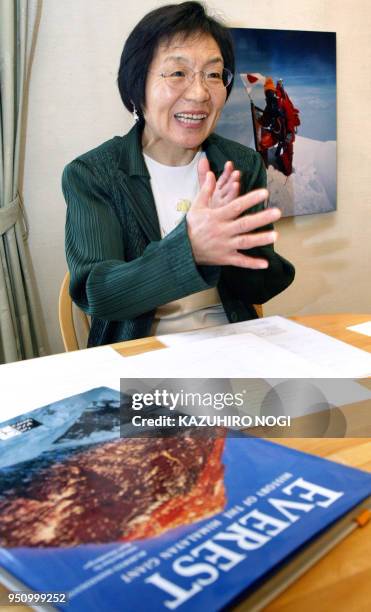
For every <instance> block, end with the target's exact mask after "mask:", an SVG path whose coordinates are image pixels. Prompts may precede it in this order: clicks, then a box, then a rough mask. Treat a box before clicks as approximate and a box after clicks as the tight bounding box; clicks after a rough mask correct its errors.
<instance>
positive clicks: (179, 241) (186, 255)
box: [62, 159, 219, 321]
mask: <svg viewBox="0 0 371 612" xmlns="http://www.w3.org/2000/svg"><path fill="white" fill-rule="evenodd" d="M62 188H63V193H64V196H65V199H66V202H67V218H66V257H67V262H68V266H69V269H70V275H71V283H70V294H71V296H72V299H73V300H74V302H75V303H76V304H77V305H78V306H79V307H80V308H82V309H83V310H84V311H85V312H86V313H88V314H90V315H92V316H93V317H98V318H102V319H105V320H108V321H120V320H123V319H132V318H134V317H137V316H139V315H141V314H143V313H145V312H148V311H150V310H152V309H154V308H156V307H157V306H160V305H162V304H166V303H168V302H170V301H173V300H177V299H179V298H182V297H184V296H186V295H189V294H191V293H195V292H197V291H202V290H204V289H209V288H210V287H212V286H215V285H216V283H217V281H218V276H219V269H218V268H210V270H208V271H206V273H205V270H204V268H202V269H201V268H198V267H197V265H196V264H195V261H194V259H193V255H192V249H191V245H190V242H189V238H188V234H187V227H186V223H185V220H184V221H183V222H181V223H180V224H179V225H178V227H176V228H175V229H174V230H173V231H172V232H171V233H169V234H168V235H167V236H166V237H165V238H163V239H162V240H159V241H156V242H150V243H149V245H148V246H147V247H146V248H145V250H144V252H143V254H142V255H141V256H140V257H137V258H136V259H133V260H131V261H125V260H124V258H125V235H124V234H125V232H124V231H123V229H122V226H121V224H120V223H119V221H118V219H117V216H116V214H115V212H114V210H113V209H112V207H111V206H110V204H109V202H110V198H111V197H113V196H112V194H111V193H110V191H109V184H108V181H107V182H106V184H105V183H104V182H103V177H99V178H98V177H97V170H96V168H91V167H89V165H88V164H87V163H86V162H84V161H82V160H79V159H78V160H75V161H73V162H72V163H71V164H69V165H68V166H66V168H65V170H64V173H63V178H62ZM128 231H129V229H128Z"/></svg>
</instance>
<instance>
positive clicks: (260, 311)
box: [254, 304, 264, 319]
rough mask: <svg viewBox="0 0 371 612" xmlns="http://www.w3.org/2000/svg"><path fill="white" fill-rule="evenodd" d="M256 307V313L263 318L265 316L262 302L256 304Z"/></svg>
mask: <svg viewBox="0 0 371 612" xmlns="http://www.w3.org/2000/svg"><path fill="white" fill-rule="evenodd" d="M254 308H255V310H256V314H257V315H258V317H259V319H261V318H262V317H263V316H264V315H263V306H262V305H261V304H254Z"/></svg>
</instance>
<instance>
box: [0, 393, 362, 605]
mask: <svg viewBox="0 0 371 612" xmlns="http://www.w3.org/2000/svg"><path fill="white" fill-rule="evenodd" d="M120 425H121V427H120ZM0 483H1V484H0V546H1V548H0V579H1V580H2V582H3V583H4V584H5V585H6V586H7V587H8V588H9V589H12V590H19V589H21V590H28V589H29V590H30V591H33V592H37V593H62V594H65V596H64V597H65V599H66V602H64V601H62V599H63V598H61V600H60V601H57V602H55V601H54V602H52V605H53V607H54V608H57V609H67V610H71V611H83V610H87V609H88V610H97V611H98V610H103V609H110V610H111V609H112V610H115V609H118V606H119V605H120V602H123V603H124V604H125V610H129V611H131V610H134V609H135V610H141V609H142V610H148V609H151V610H189V611H191V610H192V612H194V611H197V610H200V611H201V610H206V609H207V610H219V609H221V608H223V607H224V606H227V605H232V604H233V603H236V601H238V600H239V599H241V598H242V599H244V598H248V599H249V601H250V602H251V607H250V608H249V609H255V607H256V609H259V606H260V607H261V605H262V602H265V603H266V602H267V601H268V600H269V599H270V598H271V597H272V596H273V595H274V594H276V593H278V592H279V591H280V590H282V588H283V587H284V586H285V585H286V584H288V583H289V582H290V581H291V580H292V579H293V578H294V577H295V576H297V575H299V574H300V573H301V572H302V571H304V569H305V568H306V567H308V566H309V565H310V564H311V563H312V562H313V560H314V559H317V558H319V557H320V556H321V554H322V553H321V551H322V552H323V551H325V550H327V549H328V548H330V547H331V546H332V545H333V544H334V543H335V542H336V541H338V540H339V539H340V538H341V537H342V535H345V534H346V533H348V532H349V530H351V529H352V525H353V524H354V525H356V523H355V522H353V518H354V517H357V516H358V515H359V513H360V512H361V510H360V508H361V507H362V508H363V507H367V498H368V496H369V495H370V494H371V475H369V474H367V473H364V472H362V471H360V470H357V469H353V468H349V467H345V466H343V465H339V464H336V463H334V462H331V461H327V460H324V459H320V458H318V457H314V456H311V455H308V454H305V453H302V452H299V451H295V450H292V449H289V448H285V447H283V446H280V445H279V444H275V443H272V442H269V441H265V440H260V439H255V438H253V437H246V436H243V437H241V436H240V437H233V436H231V435H229V433H228V432H227V433H226V432H225V431H222V430H219V431H217V432H213V433H212V434H210V435H199V434H195V433H194V432H193V431H191V430H190V429H189V428H186V429H184V430H179V431H177V432H176V433H174V434H173V435H166V436H162V437H153V436H150V437H146V436H136V437H134V436H133V432H132V430H130V428H129V429H128V430H127V435H126V436H125V427H122V422H121V424H120V395H119V393H118V392H117V391H113V390H111V389H108V388H98V389H92V390H91V391H88V392H85V393H82V394H80V395H76V396H73V397H70V398H66V399H64V400H61V401H58V402H55V403H53V404H50V405H48V406H44V407H42V408H39V409H37V410H33V411H32V412H29V413H26V414H24V415H22V416H17V417H15V418H13V419H10V420H8V421H5V422H3V423H1V424H0ZM360 504H361V506H360ZM362 504H363V505H362ZM33 603H35V601H33ZM254 606H255V607H254Z"/></svg>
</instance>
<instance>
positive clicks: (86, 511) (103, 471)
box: [0, 390, 225, 547]
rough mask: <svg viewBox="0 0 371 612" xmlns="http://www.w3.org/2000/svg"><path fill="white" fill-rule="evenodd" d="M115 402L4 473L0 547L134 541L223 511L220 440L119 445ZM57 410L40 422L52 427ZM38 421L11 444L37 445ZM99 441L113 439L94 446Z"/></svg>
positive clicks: (81, 418)
mask: <svg viewBox="0 0 371 612" xmlns="http://www.w3.org/2000/svg"><path fill="white" fill-rule="evenodd" d="M111 396H112V392H111V391H109V390H102V391H101V392H100V397H98V399H94V400H92V401H91V402H90V403H89V401H88V405H87V407H86V408H85V409H84V410H83V411H82V413H81V414H80V415H78V413H77V414H76V416H77V419H76V421H75V422H73V423H71V422H70V419H69V418H66V427H67V429H66V431H65V432H64V433H62V435H61V436H59V437H58V438H57V439H55V440H51V442H52V443H51V444H50V446H49V448H48V449H46V450H45V451H44V452H43V453H41V454H40V455H39V456H38V457H35V458H31V459H29V460H28V461H20V462H18V463H17V464H16V465H13V466H9V467H8V468H5V469H3V470H2V479H1V484H0V546H8V547H15V546H77V545H79V544H102V543H106V542H114V541H128V540H136V539H141V538H148V537H152V536H156V535H159V534H160V533H162V532H164V531H166V530H168V529H172V528H174V527H178V526H181V525H187V524H190V523H193V522H195V521H199V520H201V519H205V518H207V517H209V516H212V515H213V514H215V513H217V512H220V511H221V510H223V508H224V505H225V493H224V483H223V465H222V463H221V455H222V452H223V446H224V440H223V438H220V437H219V438H205V439H200V438H198V437H194V436H191V435H190V434H189V431H187V430H184V431H182V432H180V433H179V435H177V436H171V437H165V438H155V439H153V438H152V439H151V438H129V439H127V438H118V435H119V431H118V429H117V424H118V420H119V414H118V411H119V402H118V401H117V399H116V398H112V397H111ZM77 402H78V399H77ZM71 403H73V400H71ZM60 409H62V407H61V406H59V408H58V407H57V406H54V407H52V406H50V407H46V408H45V409H44V414H45V415H47V416H48V417H49V419H50V418H51V417H52V415H53V414H57V412H56V411H57V410H60ZM57 416H58V417H59V416H60V415H59V414H58V415H57ZM40 418H42V416H41V415H40V416H39V415H37V416H36V415H35V416H34V418H33V419H32V423H31V420H30V419H29V420H28V426H29V428H28V429H26V430H25V424H26V423H27V420H25V419H23V418H22V419H21V420H19V421H18V423H17V421H16V422H15V423H14V424H13V428H14V426H15V427H18V429H16V431H18V435H16V436H14V437H13V438H11V437H9V431H8V442H10V441H12V442H13V444H12V446H14V445H15V444H16V443H18V446H22V447H23V446H24V444H26V438H27V437H28V438H31V437H32V436H33V435H34V436H36V437H37V438H40V437H41V436H42V435H43V433H44V432H43V428H44V427H45V424H42V423H41V422H40ZM38 419H39V420H38ZM20 423H23V426H22V429H23V431H20ZM94 426H99V428H100V430H101V431H100V432H98V431H97V430H94ZM8 427H9V426H8ZM99 435H100V436H101V438H102V440H104V439H105V438H106V437H107V436H109V435H112V436H113V438H114V439H113V440H110V441H106V442H104V441H94V440H96V439H97V440H98V438H99ZM97 436H98V438H97ZM52 438H53V436H52ZM19 453H20V457H19V458H20V459H21V458H22V451H21V449H20V450H19Z"/></svg>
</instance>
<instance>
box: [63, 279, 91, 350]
mask: <svg viewBox="0 0 371 612" xmlns="http://www.w3.org/2000/svg"><path fill="white" fill-rule="evenodd" d="M69 286H70V274H69V272H67V273H66V275H65V277H64V279H63V281H62V285H61V290H60V292H59V304H58V307H59V326H60V328H61V334H62V340H63V344H64V348H65V350H66V351H77V350H78V349H79V348H80V347H79V342H78V338H77V333H76V327H75V320H74V312H75V313H76V315H77V317H78V320H79V322H80V323H81V327H82V329H83V331H84V334H89V331H90V323H89V319H88V317H87V315H86V314H85V313H84V312H83V311H82V310H80V308H78V307H77V306H76V305H75V306H74V304H73V302H72V299H71V296H70V294H69ZM84 348H85V347H84Z"/></svg>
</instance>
